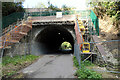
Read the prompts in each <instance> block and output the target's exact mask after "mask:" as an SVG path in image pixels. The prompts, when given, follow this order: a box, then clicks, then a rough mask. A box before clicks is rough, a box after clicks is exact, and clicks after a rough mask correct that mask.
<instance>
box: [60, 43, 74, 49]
mask: <svg viewBox="0 0 120 80" xmlns="http://www.w3.org/2000/svg"><path fill="white" fill-rule="evenodd" d="M61 49H62V50H65V49H70V50H71V49H72V45H71V44H70V43H69V42H66V41H65V42H63V43H62V44H61Z"/></svg>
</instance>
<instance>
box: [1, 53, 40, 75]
mask: <svg viewBox="0 0 120 80" xmlns="http://www.w3.org/2000/svg"><path fill="white" fill-rule="evenodd" d="M38 58H39V56H34V55H26V56H20V55H17V56H14V57H13V58H11V57H9V56H5V57H3V59H2V66H3V71H2V73H3V75H2V76H3V77H9V76H12V75H13V74H15V73H16V72H17V71H19V70H20V69H22V68H24V67H27V66H28V65H30V64H31V63H32V62H34V61H35V60H36V59H38Z"/></svg>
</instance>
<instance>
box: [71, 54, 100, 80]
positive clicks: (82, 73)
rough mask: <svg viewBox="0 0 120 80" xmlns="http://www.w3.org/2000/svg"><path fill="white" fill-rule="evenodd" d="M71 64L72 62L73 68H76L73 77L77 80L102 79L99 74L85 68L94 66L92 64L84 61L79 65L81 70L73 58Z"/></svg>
mask: <svg viewBox="0 0 120 80" xmlns="http://www.w3.org/2000/svg"><path fill="white" fill-rule="evenodd" d="M73 62H74V66H75V67H77V68H78V69H77V71H76V73H75V76H77V77H78V78H79V79H87V80H88V79H92V80H101V79H102V75H101V74H99V73H97V72H95V71H92V70H90V69H88V68H86V67H87V66H94V64H93V63H91V62H90V61H85V62H84V63H81V69H80V66H79V64H78V61H77V59H76V57H75V56H74V57H73Z"/></svg>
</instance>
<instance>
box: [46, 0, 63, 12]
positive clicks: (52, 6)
mask: <svg viewBox="0 0 120 80" xmlns="http://www.w3.org/2000/svg"><path fill="white" fill-rule="evenodd" d="M48 9H50V10H53V11H61V9H60V8H58V7H57V6H54V5H53V4H51V3H50V1H48Z"/></svg>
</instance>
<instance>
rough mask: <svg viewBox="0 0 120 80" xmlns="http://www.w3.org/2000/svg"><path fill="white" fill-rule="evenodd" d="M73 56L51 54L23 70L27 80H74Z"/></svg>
mask: <svg viewBox="0 0 120 80" xmlns="http://www.w3.org/2000/svg"><path fill="white" fill-rule="evenodd" d="M72 58H73V55H72V54H60V55H58V54H49V55H44V56H42V57H41V58H40V59H39V60H38V61H37V62H35V63H33V64H32V65H30V66H28V67H27V68H25V69H23V70H22V72H23V73H24V74H27V76H26V78H74V73H75V68H74V67H73V60H72Z"/></svg>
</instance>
